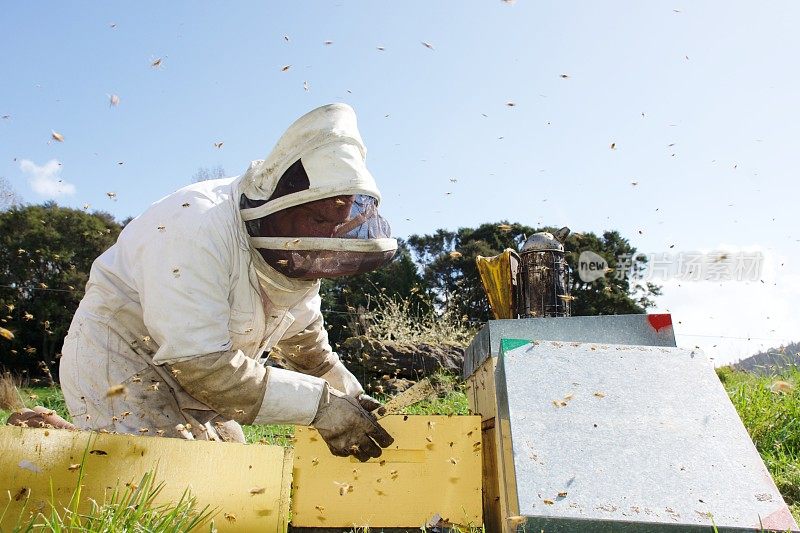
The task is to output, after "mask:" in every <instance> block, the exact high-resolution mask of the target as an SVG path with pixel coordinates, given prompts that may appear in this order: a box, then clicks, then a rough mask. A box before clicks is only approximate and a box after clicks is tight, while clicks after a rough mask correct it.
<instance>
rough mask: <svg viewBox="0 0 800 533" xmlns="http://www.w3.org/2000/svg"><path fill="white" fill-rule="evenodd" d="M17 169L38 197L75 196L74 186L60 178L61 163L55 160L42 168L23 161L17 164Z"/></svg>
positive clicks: (25, 160)
mask: <svg viewBox="0 0 800 533" xmlns="http://www.w3.org/2000/svg"><path fill="white" fill-rule="evenodd" d="M19 169H20V170H21V171H22V172H23V173H25V175H26V176H27V178H28V184H29V185H30V186H31V189H33V192H35V193H36V194H38V195H41V196H46V197H48V198H54V197H56V196H68V195H73V194H75V185H73V184H71V183H67V182H66V181H64V180H62V179H61V178H60V175H61V163H60V162H59V161H57V160H55V159H51V160H50V161H48V162H47V163H45V164H44V165H42V166H39V165H37V164H36V163H34V162H33V161H30V160H28V159H23V160H22V161H20V162H19Z"/></svg>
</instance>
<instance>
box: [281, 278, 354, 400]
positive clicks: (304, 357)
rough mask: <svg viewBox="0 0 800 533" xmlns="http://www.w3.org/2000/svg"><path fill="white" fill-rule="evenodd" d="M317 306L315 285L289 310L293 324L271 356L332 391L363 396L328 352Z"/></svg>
mask: <svg viewBox="0 0 800 533" xmlns="http://www.w3.org/2000/svg"><path fill="white" fill-rule="evenodd" d="M320 304H321V299H320V296H319V284H317V286H316V287H315V288H314V289H312V292H311V293H310V294H309V295H308V296H307V297H306V298H305V299H304V300H303V301H302V302H300V303H299V304H298V305H297V306H295V307H294V308H292V310H291V313H292V316H294V317H295V321H294V323H293V324H292V327H291V328H290V329H289V331H287V332H286V333H287V337H286V338H285V339H282V340H280V341H279V342H278V343H277V344H276V345H275V347H274V348H273V349H272V354H273V355H274V356H276V357H277V358H279V359H281V360H282V361H283V362H284V364H285V365H286V366H287V367H289V368H291V369H292V370H296V371H297V372H302V373H303V374H308V375H311V376H318V377H321V378H322V379H324V380H325V381H327V382H328V383H329V384H330V386H331V387H333V388H334V389H337V390H338V391H340V392H343V393H345V394H346V395H348V396H352V397H353V398H358V397H359V396H361V395H362V394H364V388H363V387H362V386H361V383H359V382H358V379H356V377H355V376H354V375H353V374H352V373H351V372H350V371H349V370H347V368H346V367H345V366H344V364H342V362H341V361H340V360H339V356H338V354H337V353H336V352H334V351H333V349H332V348H331V345H330V343H329V342H328V332H327V331H326V330H325V324H324V321H323V319H322V312H321V311H320Z"/></svg>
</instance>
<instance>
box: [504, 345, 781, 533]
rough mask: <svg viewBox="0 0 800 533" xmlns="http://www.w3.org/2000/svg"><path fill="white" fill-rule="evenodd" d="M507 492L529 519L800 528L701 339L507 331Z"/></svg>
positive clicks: (579, 527) (593, 524)
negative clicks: (561, 337)
mask: <svg viewBox="0 0 800 533" xmlns="http://www.w3.org/2000/svg"><path fill="white" fill-rule="evenodd" d="M495 378H496V384H497V389H496V390H497V406H498V412H497V418H496V420H497V426H498V428H499V435H500V439H499V445H500V448H501V453H500V468H499V471H500V475H501V494H502V497H503V498H504V499H505V500H506V508H507V509H508V512H509V513H510V515H511V516H514V517H518V518H517V519H514V520H513V523H514V524H524V526H525V530H527V531H537V532H538V531H545V532H547V533H551V532H560V531H582V532H587V533H599V532H603V533H606V532H611V531H615V532H616V531H623V532H626V531H649V532H654V533H655V532H660V531H663V532H678V531H680V532H684V531H712V528H713V530H715V531H720V532H734V531H739V532H743V531H760V530H762V529H761V528H762V527H763V528H764V529H763V530H767V531H773V530H775V531H788V530H791V531H797V525H796V524H795V522H794V520H793V519H792V515H791V514H790V512H789V509H788V507H787V506H786V504H785V503H784V501H783V498H782V497H781V495H780V493H779V492H778V490H777V488H776V487H775V484H774V483H773V482H772V479H771V478H770V475H769V472H768V471H767V469H766V467H765V466H764V463H763V462H762V460H761V457H760V456H759V454H758V451H757V450H756V448H755V446H754V445H753V443H752V441H751V440H750V437H749V436H748V434H747V431H746V430H745V428H744V425H743V424H742V422H741V420H740V419H739V416H738V415H737V413H736V410H735V409H734V407H733V405H732V404H731V402H730V400H729V399H728V395H727V394H726V392H725V389H724V388H723V387H722V384H721V383H720V381H719V379H718V378H717V376H716V374H715V372H714V368H713V365H711V363H710V362H709V361H708V359H707V358H706V357H705V356H704V355H703V354H702V352H700V351H699V350H690V349H684V348H670V347H651V346H626V345H613V344H593V343H577V342H576V343H572V342H567V343H565V342H549V341H540V342H529V341H524V340H511V339H505V340H503V342H502V351H501V355H500V360H499V361H498V364H497V373H496V375H495Z"/></svg>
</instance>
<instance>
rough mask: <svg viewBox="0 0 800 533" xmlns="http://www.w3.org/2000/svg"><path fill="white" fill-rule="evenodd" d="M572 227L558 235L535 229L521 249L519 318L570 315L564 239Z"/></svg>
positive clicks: (517, 305) (518, 276) (517, 309)
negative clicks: (537, 231)
mask: <svg viewBox="0 0 800 533" xmlns="http://www.w3.org/2000/svg"><path fill="white" fill-rule="evenodd" d="M567 235H569V228H561V229H560V230H558V231H557V232H556V234H555V235H553V234H552V233H549V232H546V231H542V232H539V233H534V234H533V235H531V236H530V237H528V239H527V240H526V241H525V244H523V245H522V249H521V250H520V252H519V268H518V275H517V284H516V285H517V297H516V307H517V308H516V314H517V317H519V318H526V317H547V316H569V315H570V300H572V297H571V296H570V295H569V265H568V264H567V260H566V257H565V253H564V244H563V243H564V239H566V238H567Z"/></svg>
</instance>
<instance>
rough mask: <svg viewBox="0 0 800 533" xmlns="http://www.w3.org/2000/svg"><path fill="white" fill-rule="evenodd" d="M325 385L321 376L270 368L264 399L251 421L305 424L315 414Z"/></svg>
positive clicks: (255, 422)
mask: <svg viewBox="0 0 800 533" xmlns="http://www.w3.org/2000/svg"><path fill="white" fill-rule="evenodd" d="M324 389H325V380H324V379H321V378H315V377H314V376H308V375H305V374H300V373H298V372H292V371H291V370H284V369H282V368H270V369H269V371H268V372H267V390H266V392H265V393H264V400H263V401H262V402H261V408H260V409H259V411H258V414H257V415H256V419H255V420H254V421H253V423H254V424H297V425H301V426H308V425H310V424H311V421H312V420H314V416H315V415H316V414H317V409H318V408H319V399H320V398H321V397H322V392H323V390H324Z"/></svg>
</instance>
